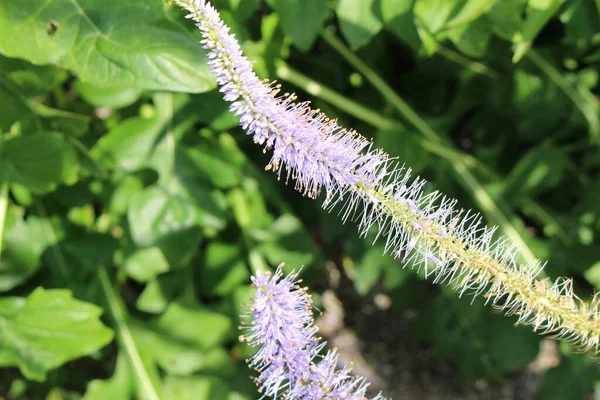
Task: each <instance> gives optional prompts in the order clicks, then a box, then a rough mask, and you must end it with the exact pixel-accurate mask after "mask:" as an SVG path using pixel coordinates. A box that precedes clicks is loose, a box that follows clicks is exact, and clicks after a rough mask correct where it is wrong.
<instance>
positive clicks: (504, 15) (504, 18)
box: [486, 1, 527, 42]
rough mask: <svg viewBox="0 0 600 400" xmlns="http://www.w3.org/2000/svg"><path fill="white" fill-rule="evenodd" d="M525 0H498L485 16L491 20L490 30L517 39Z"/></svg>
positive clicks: (507, 37)
mask: <svg viewBox="0 0 600 400" xmlns="http://www.w3.org/2000/svg"><path fill="white" fill-rule="evenodd" d="M526 5H527V2H526V1H499V2H497V3H496V4H494V6H493V7H492V8H491V10H490V11H489V12H488V13H487V14H486V16H487V17H488V18H489V20H490V21H491V27H492V30H493V31H494V33H495V34H496V35H498V36H499V37H501V38H503V39H505V40H509V41H511V42H515V41H517V40H519V37H520V32H521V26H522V25H523V20H522V19H521V15H522V14H523V13H524V10H525V6H526Z"/></svg>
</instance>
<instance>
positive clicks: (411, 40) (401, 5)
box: [381, 0, 421, 50]
mask: <svg viewBox="0 0 600 400" xmlns="http://www.w3.org/2000/svg"><path fill="white" fill-rule="evenodd" d="M414 2H415V0H382V1H381V16H382V17H383V21H384V22H385V27H386V29H388V30H389V31H390V32H392V33H393V34H394V35H396V36H397V37H398V38H399V39H400V40H402V41H403V42H404V43H406V44H407V45H408V46H410V47H411V48H412V49H413V50H418V49H419V47H420V45H421V40H420V39H419V34H418V33H417V28H416V26H415V21H414V18H413V13H412V8H413V4H414Z"/></svg>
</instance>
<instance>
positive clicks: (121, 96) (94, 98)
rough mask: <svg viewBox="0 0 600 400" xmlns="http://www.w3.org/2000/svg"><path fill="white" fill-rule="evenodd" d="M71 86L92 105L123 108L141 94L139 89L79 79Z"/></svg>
mask: <svg viewBox="0 0 600 400" xmlns="http://www.w3.org/2000/svg"><path fill="white" fill-rule="evenodd" d="M73 88H74V89H75V90H76V91H77V93H79V95H80V96H81V97H83V99H84V100H85V101H87V102H88V103H90V104H91V105H93V106H94V107H110V108H116V109H118V108H124V107H127V106H129V105H131V104H133V103H134V102H135V101H136V100H137V99H139V98H140V96H141V95H142V90H141V89H136V88H123V87H107V86H104V85H95V84H93V83H89V82H82V81H80V80H78V81H76V82H75V84H74V85H73Z"/></svg>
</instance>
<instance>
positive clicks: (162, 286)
mask: <svg viewBox="0 0 600 400" xmlns="http://www.w3.org/2000/svg"><path fill="white" fill-rule="evenodd" d="M189 281H190V279H189V276H188V274H187V271H186V270H185V269H184V270H178V271H171V272H169V273H166V274H162V275H159V276H157V277H156V278H155V279H153V280H151V281H150V282H149V283H148V284H147V285H146V288H145V289H144V291H143V292H142V294H141V295H140V297H138V299H137V301H136V303H135V305H136V306H137V308H138V309H139V310H141V311H144V312H147V313H151V314H160V313H162V312H163V311H164V310H165V309H166V308H167V306H168V305H169V303H170V302H171V301H172V300H174V299H175V298H176V297H177V296H178V295H179V293H180V292H181V290H182V287H185V285H186V283H189Z"/></svg>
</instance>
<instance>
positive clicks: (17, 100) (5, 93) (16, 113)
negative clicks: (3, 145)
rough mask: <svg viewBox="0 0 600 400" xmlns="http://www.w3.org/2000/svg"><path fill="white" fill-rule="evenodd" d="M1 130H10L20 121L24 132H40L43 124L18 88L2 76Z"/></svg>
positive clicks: (0, 80)
mask: <svg viewBox="0 0 600 400" xmlns="http://www.w3.org/2000/svg"><path fill="white" fill-rule="evenodd" d="M0 104H2V107H0V131H3V132H8V131H10V129H11V128H12V126H13V125H14V124H16V123H18V124H19V125H20V127H21V131H22V132H40V131H41V130H42V124H41V121H40V119H39V117H38V116H37V115H35V113H34V112H33V111H32V110H31V108H30V107H29V103H28V102H27V100H26V99H25V98H24V97H23V96H21V94H20V93H19V92H18V89H17V88H15V87H14V86H13V85H10V83H9V82H7V81H5V80H4V79H2V78H0Z"/></svg>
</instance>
